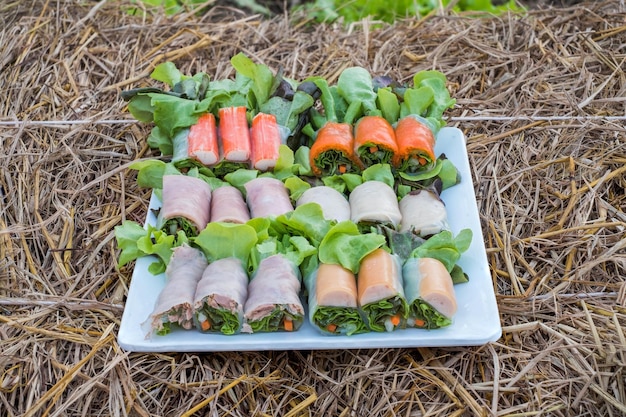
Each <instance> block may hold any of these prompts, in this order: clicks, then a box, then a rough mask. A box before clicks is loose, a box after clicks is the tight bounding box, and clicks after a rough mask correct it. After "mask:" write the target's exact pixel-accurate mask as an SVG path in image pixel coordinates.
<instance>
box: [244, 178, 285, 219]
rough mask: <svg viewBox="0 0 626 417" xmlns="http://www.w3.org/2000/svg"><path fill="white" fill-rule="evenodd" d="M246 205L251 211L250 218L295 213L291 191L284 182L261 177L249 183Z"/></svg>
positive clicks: (246, 187)
mask: <svg viewBox="0 0 626 417" xmlns="http://www.w3.org/2000/svg"><path fill="white" fill-rule="evenodd" d="M244 187H245V189H246V203H247V204H248V208H249V209H250V217H252V218H255V217H277V216H280V215H281V214H285V213H288V212H290V211H293V205H292V204H291V200H290V199H289V191H288V190H287V188H286V187H285V184H283V183H282V181H280V180H277V179H276V178H270V177H259V178H255V179H253V180H251V181H248V182H247V183H246V184H245V185H244Z"/></svg>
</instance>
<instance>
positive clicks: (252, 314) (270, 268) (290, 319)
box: [241, 255, 304, 333]
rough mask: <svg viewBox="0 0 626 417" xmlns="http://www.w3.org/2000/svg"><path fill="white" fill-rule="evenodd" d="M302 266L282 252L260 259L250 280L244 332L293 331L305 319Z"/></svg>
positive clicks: (245, 307) (245, 308)
mask: <svg viewBox="0 0 626 417" xmlns="http://www.w3.org/2000/svg"><path fill="white" fill-rule="evenodd" d="M300 288H301V283H300V271H299V269H298V268H297V267H296V266H295V265H294V264H293V263H292V262H291V261H289V260H288V259H287V258H285V257H284V256H283V255H272V256H269V257H267V258H265V259H263V260H261V262H260V263H259V266H258V268H257V270H256V271H255V272H254V274H253V276H252V279H251V281H250V283H249V284H248V299H247V300H246V304H245V306H244V320H245V323H244V325H243V328H242V330H241V331H242V332H245V333H258V332H275V331H280V330H282V331H293V330H297V329H299V328H300V326H301V325H302V322H303V320H304V307H303V306H302V303H301V301H300V297H299V293H300Z"/></svg>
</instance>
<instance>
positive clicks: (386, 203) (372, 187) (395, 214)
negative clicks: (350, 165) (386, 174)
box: [349, 181, 402, 228]
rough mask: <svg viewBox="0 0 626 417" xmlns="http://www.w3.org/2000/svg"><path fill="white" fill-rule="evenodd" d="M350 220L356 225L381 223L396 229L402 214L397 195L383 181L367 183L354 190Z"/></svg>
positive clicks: (350, 199)
mask: <svg viewBox="0 0 626 417" xmlns="http://www.w3.org/2000/svg"><path fill="white" fill-rule="evenodd" d="M349 202H350V218H351V220H352V221H353V222H354V223H357V224H358V223H363V222H366V223H381V224H389V225H391V226H393V227H394V228H396V227H397V226H398V224H400V220H401V219H402V214H401V213H400V208H399V207H398V198H397V197H396V193H395V192H394V191H393V188H391V187H390V186H389V185H387V184H385V183H384V182H382V181H366V182H364V183H363V184H360V185H358V186H356V187H355V188H354V190H352V192H351V193H350V197H349Z"/></svg>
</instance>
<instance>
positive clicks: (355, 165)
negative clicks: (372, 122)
mask: <svg viewBox="0 0 626 417" xmlns="http://www.w3.org/2000/svg"><path fill="white" fill-rule="evenodd" d="M309 162H310V163H311V169H312V171H313V173H314V174H315V175H316V176H318V177H323V176H328V175H340V174H345V173H348V172H352V173H355V172H360V171H361V170H362V169H363V165H362V163H361V160H360V159H359V158H358V157H357V155H356V153H355V152H354V135H353V133H352V125H351V124H349V123H337V122H327V123H326V124H325V125H324V126H322V127H321V128H320V130H319V132H318V133H317V136H316V138H315V142H313V145H312V146H311V152H310V153H309Z"/></svg>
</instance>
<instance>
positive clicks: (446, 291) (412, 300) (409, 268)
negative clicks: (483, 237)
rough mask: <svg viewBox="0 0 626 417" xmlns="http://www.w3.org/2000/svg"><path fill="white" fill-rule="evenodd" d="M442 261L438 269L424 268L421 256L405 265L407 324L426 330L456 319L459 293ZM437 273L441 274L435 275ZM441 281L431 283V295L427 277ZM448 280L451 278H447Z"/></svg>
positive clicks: (446, 324)
mask: <svg viewBox="0 0 626 417" xmlns="http://www.w3.org/2000/svg"><path fill="white" fill-rule="evenodd" d="M429 261H435V262H437V263H439V265H438V267H437V268H436V269H432V268H431V269H430V270H425V269H424V268H423V267H421V266H422V265H421V262H422V260H421V259H420V258H410V259H408V260H407V261H406V262H405V263H404V266H403V267H402V276H403V279H404V293H405V294H406V299H407V303H408V308H409V310H408V318H407V325H409V326H415V327H420V328H425V329H439V328H441V327H446V326H449V325H450V324H452V318H453V316H454V313H455V312H456V309H457V304H456V296H455V293H454V285H453V283H452V278H451V277H450V274H448V272H447V270H446V269H445V266H443V264H441V263H440V262H439V261H436V260H433V259H431V260H429ZM435 274H437V275H438V276H437V277H435ZM438 278H441V281H439V282H437V283H435V284H430V285H429V286H428V289H427V290H428V294H424V293H423V291H424V290H425V289H426V287H425V286H424V281H425V280H431V281H432V280H436V279H438ZM446 280H447V281H446Z"/></svg>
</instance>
